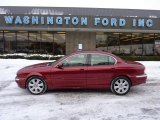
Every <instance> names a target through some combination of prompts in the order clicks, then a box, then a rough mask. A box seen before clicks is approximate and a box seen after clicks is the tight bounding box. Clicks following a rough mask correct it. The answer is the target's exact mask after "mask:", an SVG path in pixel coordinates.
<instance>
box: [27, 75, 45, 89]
mask: <svg viewBox="0 0 160 120" xmlns="http://www.w3.org/2000/svg"><path fill="white" fill-rule="evenodd" d="M34 77H38V78H40V79H41V80H43V81H44V82H45V84H46V86H47V88H48V85H47V82H46V80H45V77H44V76H43V75H42V74H40V73H32V74H29V75H28V76H27V78H26V82H25V88H27V82H28V80H30V79H31V78H34Z"/></svg>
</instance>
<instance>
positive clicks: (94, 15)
mask: <svg viewBox="0 0 160 120" xmlns="http://www.w3.org/2000/svg"><path fill="white" fill-rule="evenodd" d="M78 49H83V50H103V51H109V52H112V53H115V54H123V55H159V54H160V11H158V10H133V9H102V8H67V7H7V6H1V7H0V54H5V53H29V54H35V53H40V54H53V55H57V54H58V55H59V54H60V55H63V54H69V53H71V52H73V51H76V50H78Z"/></svg>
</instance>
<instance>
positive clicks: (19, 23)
mask: <svg viewBox="0 0 160 120" xmlns="http://www.w3.org/2000/svg"><path fill="white" fill-rule="evenodd" d="M159 26H160V20H158V18H140V17H113V16H107V17H105V16H71V15H69V16H65V15H60V16H57V15H55V16H54V15H53V16H49V15H1V16H0V28H1V27H6V28H7V27H18V28H21V27H23V28H24V27H25V28H28V29H29V28H30V27H31V28H93V29H142V30H145V29H151V30H159V28H160V27H159Z"/></svg>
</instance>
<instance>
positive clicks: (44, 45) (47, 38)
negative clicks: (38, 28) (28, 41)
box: [40, 32, 53, 54]
mask: <svg viewBox="0 0 160 120" xmlns="http://www.w3.org/2000/svg"><path fill="white" fill-rule="evenodd" d="M40 39H41V53H43V54H53V32H41V36H40Z"/></svg>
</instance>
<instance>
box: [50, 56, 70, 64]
mask: <svg viewBox="0 0 160 120" xmlns="http://www.w3.org/2000/svg"><path fill="white" fill-rule="evenodd" d="M66 57H67V56H64V57H61V58H59V59H58V60H56V61H54V62H52V64H51V65H53V66H54V65H56V64H57V63H58V62H60V61H62V60H63V59H65V58H66Z"/></svg>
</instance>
